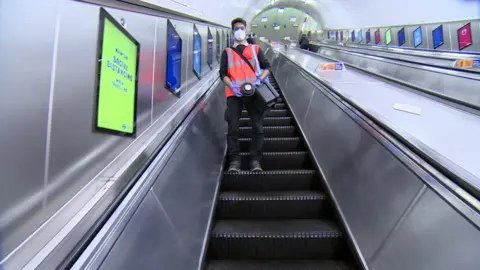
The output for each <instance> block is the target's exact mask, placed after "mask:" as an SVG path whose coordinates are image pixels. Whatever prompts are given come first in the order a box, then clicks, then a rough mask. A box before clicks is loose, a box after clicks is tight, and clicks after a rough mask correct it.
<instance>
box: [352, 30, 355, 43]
mask: <svg viewBox="0 0 480 270" xmlns="http://www.w3.org/2000/svg"><path fill="white" fill-rule="evenodd" d="M354 41H355V30H352V42H354Z"/></svg>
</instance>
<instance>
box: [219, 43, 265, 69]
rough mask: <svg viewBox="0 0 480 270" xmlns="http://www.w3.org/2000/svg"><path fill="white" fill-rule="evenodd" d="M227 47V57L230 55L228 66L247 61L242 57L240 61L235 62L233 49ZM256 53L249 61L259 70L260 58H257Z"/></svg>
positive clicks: (239, 64) (235, 65)
mask: <svg viewBox="0 0 480 270" xmlns="http://www.w3.org/2000/svg"><path fill="white" fill-rule="evenodd" d="M252 47H253V46H252ZM226 49H227V57H228V68H232V67H237V66H241V65H243V64H244V63H245V61H244V60H243V59H241V58H240V60H239V61H235V62H234V61H233V52H232V49H230V48H226ZM254 55H255V57H254V58H253V59H252V60H250V61H249V62H250V64H251V65H252V66H253V67H254V68H256V69H257V70H258V60H257V57H256V54H254Z"/></svg>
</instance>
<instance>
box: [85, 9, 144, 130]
mask: <svg viewBox="0 0 480 270" xmlns="http://www.w3.org/2000/svg"><path fill="white" fill-rule="evenodd" d="M139 52H140V43H138V41H137V40H136V39H135V38H134V37H133V36H132V35H131V34H130V33H128V32H127V30H126V29H125V28H124V27H123V26H122V25H121V24H120V23H118V22H117V21H116V20H115V19H114V18H113V17H112V16H111V15H110V14H108V12H107V11H106V10H105V9H103V8H100V23H99V29H98V47H97V61H96V62H97V72H98V77H97V81H96V97H97V100H96V108H95V112H94V117H95V121H94V131H101V132H107V133H111V134H115V135H123V136H135V132H136V110H137V106H136V100H137V91H138V65H139V60H138V55H139Z"/></svg>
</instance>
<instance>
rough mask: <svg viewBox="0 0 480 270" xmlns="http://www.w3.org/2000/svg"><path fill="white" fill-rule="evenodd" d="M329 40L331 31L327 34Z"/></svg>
mask: <svg viewBox="0 0 480 270" xmlns="http://www.w3.org/2000/svg"><path fill="white" fill-rule="evenodd" d="M327 38H328V39H330V31H328V32H327Z"/></svg>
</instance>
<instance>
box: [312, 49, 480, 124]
mask: <svg viewBox="0 0 480 270" xmlns="http://www.w3.org/2000/svg"><path fill="white" fill-rule="evenodd" d="M303 52H304V53H307V54H311V55H314V56H317V57H322V58H325V59H329V60H332V61H338V60H336V59H334V58H332V57H330V56H325V55H320V54H318V53H315V52H311V51H306V50H304V51H303ZM351 54H354V53H351ZM355 54H357V53H355ZM365 57H376V58H380V59H379V61H384V62H389V61H391V60H385V59H383V60H382V59H381V57H378V56H365ZM344 64H345V66H348V67H351V68H354V69H357V70H360V71H362V72H365V73H368V74H371V75H373V76H376V77H379V78H382V79H385V80H388V81H392V82H394V83H398V84H401V85H403V86H406V87H409V88H412V89H415V90H418V91H420V92H422V93H425V94H427V95H431V96H433V97H436V98H439V99H442V100H444V101H447V102H450V103H452V104H454V106H456V107H457V108H459V109H461V110H464V111H467V112H470V113H473V114H476V115H479V114H480V106H478V105H475V104H473V103H469V102H466V101H463V100H460V99H456V98H453V97H450V96H447V95H444V94H442V93H441V92H437V91H433V90H430V89H428V88H425V87H422V86H418V85H415V84H412V83H409V82H405V81H402V80H400V79H397V78H394V77H391V76H387V75H383V74H377V73H373V72H371V71H369V70H367V69H365V68H362V67H358V66H355V65H353V64H350V63H344ZM434 72H435V71H434ZM437 72H438V71H437ZM457 72H458V71H457ZM453 76H458V77H465V78H466V79H473V80H480V78H469V77H466V76H465V75H463V76H461V75H453Z"/></svg>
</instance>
